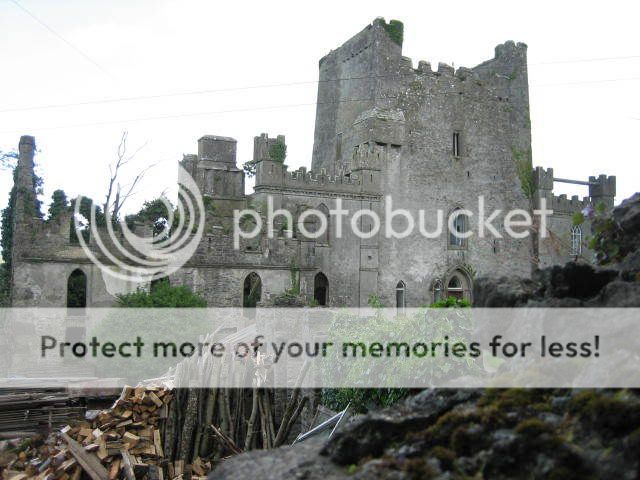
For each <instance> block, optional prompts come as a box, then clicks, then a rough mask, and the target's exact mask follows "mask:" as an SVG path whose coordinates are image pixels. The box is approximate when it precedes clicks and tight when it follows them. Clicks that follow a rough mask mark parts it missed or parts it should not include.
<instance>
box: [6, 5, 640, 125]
mask: <svg viewBox="0 0 640 480" xmlns="http://www.w3.org/2000/svg"><path fill="white" fill-rule="evenodd" d="M11 1H12V2H13V1H15V0H11ZM623 58H640V55H639V56H629V57H608V58H594V59H585V60H575V61H570V60H567V61H562V62H561V61H558V62H549V64H552V63H574V62H588V61H601V60H613V59H623ZM533 65H542V64H540V63H538V64H533ZM98 66H99V65H98ZM398 75H399V74H393V75H366V76H357V77H344V78H335V79H327V80H306V81H304V80H303V81H299V82H283V83H267V84H261V85H246V86H242V87H225V88H213V89H204V90H192V91H184V92H169V93H158V94H154V95H138V96H130V97H115V98H104V99H97V100H87V101H84V102H74V103H58V104H49V105H32V106H27V107H15V108H5V109H0V113H11V112H26V111H30V110H50V109H56V108H68V107H81V106H87V105H102V104H108V103H124V102H133V101H141V100H155V99H159V98H171V97H182V96H195V95H207V94H212V93H227V92H235V91H244V90H260V89H268V88H279V87H293V86H300V85H313V84H321V83H329V82H341V81H349V80H367V79H381V78H391V77H394V76H398ZM411 75H413V74H407V76H411ZM627 80H637V78H620V79H607V80H591V81H580V82H568V83H556V84H541V85H535V84H534V85H531V86H536V87H538V86H540V87H547V86H556V85H558V86H559V85H578V84H582V83H608V82H617V81H627Z"/></svg>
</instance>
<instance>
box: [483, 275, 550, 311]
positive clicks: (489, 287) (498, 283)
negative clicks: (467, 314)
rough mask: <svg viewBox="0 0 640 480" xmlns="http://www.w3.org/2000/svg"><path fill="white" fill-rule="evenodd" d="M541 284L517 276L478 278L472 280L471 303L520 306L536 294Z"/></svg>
mask: <svg viewBox="0 0 640 480" xmlns="http://www.w3.org/2000/svg"><path fill="white" fill-rule="evenodd" d="M541 287H542V286H541V284H540V283H538V282H536V281H533V280H529V279H523V278H519V277H501V278H499V279H497V280H495V279H492V278H486V277H485V278H482V277H481V278H478V279H477V280H476V281H475V282H474V286H473V288H474V290H473V295H474V297H473V303H474V305H475V306H478V307H487V308H493V307H510V308H513V307H521V306H523V305H526V303H527V301H528V300H529V299H530V298H533V297H534V296H536V295H537V294H538V293H539V291H540V289H541Z"/></svg>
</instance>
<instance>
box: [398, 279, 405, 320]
mask: <svg viewBox="0 0 640 480" xmlns="http://www.w3.org/2000/svg"><path fill="white" fill-rule="evenodd" d="M406 292H407V286H406V285H405V283H404V282H403V281H402V280H400V281H399V282H398V284H397V285H396V308H397V309H398V312H399V313H401V312H404V308H405V307H406Z"/></svg>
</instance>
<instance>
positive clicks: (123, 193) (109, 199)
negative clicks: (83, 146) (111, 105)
mask: <svg viewBox="0 0 640 480" xmlns="http://www.w3.org/2000/svg"><path fill="white" fill-rule="evenodd" d="M127 137H128V132H127V131H126V130H125V131H124V132H122V137H121V138H120V144H119V145H118V150H117V154H116V156H117V158H116V162H115V164H113V165H110V166H109V184H108V186H107V196H106V198H105V201H104V204H103V206H102V211H103V212H104V213H105V214H107V215H108V216H111V218H113V219H115V220H117V219H118V218H119V215H120V212H121V211H122V207H123V206H124V203H125V202H126V201H127V199H128V198H129V197H130V196H131V195H133V193H134V190H135V188H136V186H137V185H138V183H140V181H141V180H142V178H143V177H144V175H145V173H147V171H148V170H149V169H150V168H152V167H153V166H154V165H155V164H153V165H149V166H147V167H145V168H144V169H142V170H141V171H140V172H139V173H138V174H137V175H136V176H135V177H134V178H133V180H132V181H131V182H130V183H128V184H127V185H121V184H120V178H119V176H120V174H121V169H122V168H123V167H125V166H126V165H127V164H129V163H130V162H131V161H132V160H133V159H134V158H135V156H136V155H137V154H138V152H140V150H142V149H143V148H144V147H145V145H146V143H145V144H143V145H142V146H140V147H139V148H138V149H136V151H135V152H133V154H131V155H127Z"/></svg>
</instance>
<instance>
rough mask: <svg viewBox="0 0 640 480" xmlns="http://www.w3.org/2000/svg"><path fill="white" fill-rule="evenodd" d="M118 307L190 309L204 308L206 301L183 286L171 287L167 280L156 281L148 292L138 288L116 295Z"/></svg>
mask: <svg viewBox="0 0 640 480" xmlns="http://www.w3.org/2000/svg"><path fill="white" fill-rule="evenodd" d="M118 306H119V307H129V308H192V307H206V306H207V301H206V300H205V299H204V298H202V297H201V296H200V295H198V294H197V293H193V292H192V291H191V290H190V289H189V288H188V287H186V286H184V285H178V286H172V285H171V284H170V283H169V280H168V279H160V280H157V281H156V282H155V283H154V284H152V288H150V289H149V291H147V290H144V289H142V288H139V289H138V290H137V291H135V292H133V293H127V294H125V295H118Z"/></svg>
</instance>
